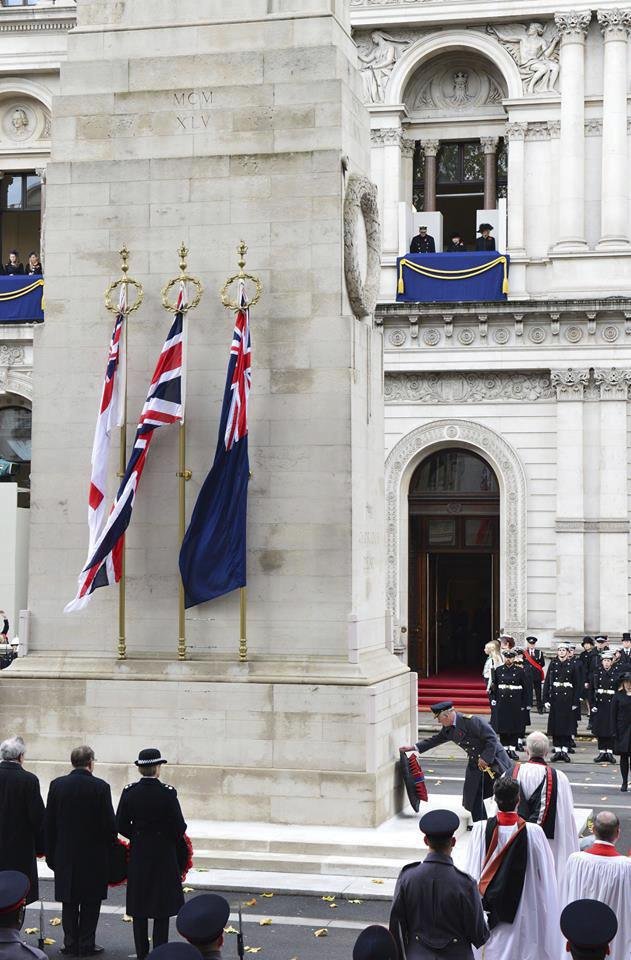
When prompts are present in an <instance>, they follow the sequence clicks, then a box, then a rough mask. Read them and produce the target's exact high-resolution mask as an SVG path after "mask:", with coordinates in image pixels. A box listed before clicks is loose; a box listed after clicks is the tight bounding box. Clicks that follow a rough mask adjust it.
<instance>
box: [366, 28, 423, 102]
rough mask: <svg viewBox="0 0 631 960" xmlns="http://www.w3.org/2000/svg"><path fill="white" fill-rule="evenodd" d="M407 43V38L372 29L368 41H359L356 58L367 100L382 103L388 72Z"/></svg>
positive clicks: (388, 77) (389, 72)
mask: <svg viewBox="0 0 631 960" xmlns="http://www.w3.org/2000/svg"><path fill="white" fill-rule="evenodd" d="M409 43H410V41H409V40H397V39H396V38H395V37H391V36H390V34H388V33H384V32H383V31H382V30H375V31H373V33H371V35H370V41H368V42H362V43H360V45H359V52H358V59H359V62H360V64H362V66H360V70H361V75H362V80H363V82H364V90H365V99H366V100H367V101H369V102H371V103H383V100H384V98H385V94H386V85H387V83H388V80H389V79H390V74H391V73H392V70H393V69H394V65H395V63H396V62H397V60H398V59H399V57H400V56H401V54H402V52H403V50H404V48H405V47H407V46H408V44H409Z"/></svg>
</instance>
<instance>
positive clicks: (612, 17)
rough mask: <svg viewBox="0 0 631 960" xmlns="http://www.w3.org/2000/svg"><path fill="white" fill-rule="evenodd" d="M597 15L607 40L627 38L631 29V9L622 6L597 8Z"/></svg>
mask: <svg viewBox="0 0 631 960" xmlns="http://www.w3.org/2000/svg"><path fill="white" fill-rule="evenodd" d="M596 16H597V18H598V23H599V25H600V29H601V32H602V35H603V37H604V38H605V40H626V39H627V37H628V36H629V31H630V30H631V10H624V9H621V8H620V7H617V8H614V9H613V10H597V11H596Z"/></svg>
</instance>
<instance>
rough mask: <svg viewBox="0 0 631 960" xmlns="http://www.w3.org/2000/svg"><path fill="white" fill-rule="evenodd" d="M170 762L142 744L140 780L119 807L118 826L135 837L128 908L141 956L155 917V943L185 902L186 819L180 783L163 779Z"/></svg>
mask: <svg viewBox="0 0 631 960" xmlns="http://www.w3.org/2000/svg"><path fill="white" fill-rule="evenodd" d="M166 762H167V761H166V760H165V759H164V758H163V757H162V756H161V755H160V751H159V750H157V749H156V748H155V747H149V748H148V749H146V750H141V751H140V753H139V754H138V759H137V760H136V761H135V764H136V766H137V767H138V770H139V772H140V780H138V781H137V782H136V783H130V784H128V786H126V787H125V789H124V790H123V792H122V794H121V798H120V802H119V804H118V810H117V812H116V826H117V829H118V832H119V833H120V834H122V835H123V836H124V837H127V838H128V840H129V841H130V849H129V866H128V870H127V903H126V910H127V913H128V914H129V915H130V916H132V917H133V918H134V924H133V926H134V943H135V945H136V955H137V957H138V960H144V958H145V957H146V956H147V954H148V953H149V919H153V937H152V945H153V947H154V948H155V947H158V946H160V944H162V943H166V942H167V940H168V939H169V917H174V916H175V915H176V913H177V912H178V910H179V909H180V907H181V906H182V904H183V903H184V894H183V893H182V875H181V871H180V867H179V865H178V858H177V848H178V842H181V841H182V837H183V836H184V832H185V831H186V823H185V822H184V817H183V816H182V811H181V809H180V804H179V801H178V798H177V791H176V789H175V787H171V786H170V785H169V784H167V783H161V782H160V779H159V778H160V767H161V766H162V764H163V763H166Z"/></svg>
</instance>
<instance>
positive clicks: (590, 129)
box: [585, 120, 603, 137]
mask: <svg viewBox="0 0 631 960" xmlns="http://www.w3.org/2000/svg"><path fill="white" fill-rule="evenodd" d="M602 132H603V122H602V120H586V121H585V136H586V137H601V136H602Z"/></svg>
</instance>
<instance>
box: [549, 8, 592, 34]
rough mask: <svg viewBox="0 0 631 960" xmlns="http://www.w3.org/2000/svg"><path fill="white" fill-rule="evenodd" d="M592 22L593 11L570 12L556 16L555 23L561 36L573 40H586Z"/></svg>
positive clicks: (556, 14)
mask: <svg viewBox="0 0 631 960" xmlns="http://www.w3.org/2000/svg"><path fill="white" fill-rule="evenodd" d="M591 21H592V12H591V10H570V11H568V12H567V13H555V15H554V22H555V24H556V28H557V30H558V31H559V33H560V34H561V36H562V37H565V38H567V39H572V40H575V39H579V40H584V39H585V37H586V36H587V31H588V29H589V25H590V23H591Z"/></svg>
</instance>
